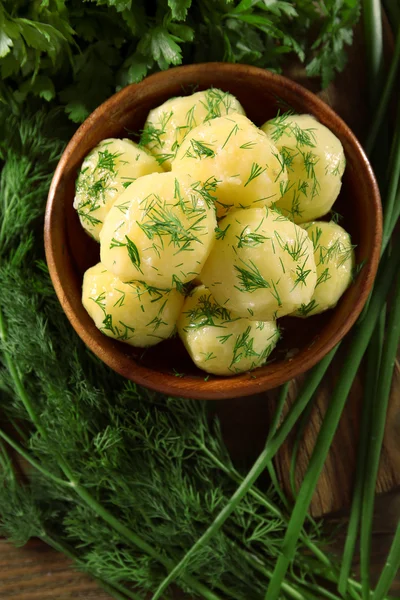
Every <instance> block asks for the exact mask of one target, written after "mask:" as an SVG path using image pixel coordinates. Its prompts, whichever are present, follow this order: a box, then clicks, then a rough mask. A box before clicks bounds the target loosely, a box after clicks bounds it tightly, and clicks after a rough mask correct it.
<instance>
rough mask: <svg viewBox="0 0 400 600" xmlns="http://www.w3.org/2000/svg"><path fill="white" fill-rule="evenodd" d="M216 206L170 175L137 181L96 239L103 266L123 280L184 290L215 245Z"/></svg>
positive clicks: (154, 175)
mask: <svg viewBox="0 0 400 600" xmlns="http://www.w3.org/2000/svg"><path fill="white" fill-rule="evenodd" d="M215 227H216V218H215V210H214V207H213V206H211V205H209V204H208V203H207V201H206V199H205V198H204V197H203V196H202V195H201V194H200V193H197V192H195V191H194V190H192V189H191V187H190V185H189V184H188V183H187V181H186V179H185V178H179V179H177V177H176V176H175V174H173V173H153V174H152V175H146V176H145V177H141V178H140V179H137V180H136V181H134V182H133V183H132V185H130V186H129V188H128V189H127V190H126V191H125V192H124V193H123V194H121V196H120V197H119V199H118V201H117V202H115V204H114V206H113V207H112V208H111V210H110V212H109V213H108V215H107V217H106V219H105V221H104V226H103V229H102V231H101V234H100V256H101V262H102V263H103V264H104V265H105V267H106V268H107V269H109V270H110V271H112V272H113V273H114V274H115V275H117V277H119V278H120V279H122V280H123V281H130V280H133V279H135V280H140V281H145V282H146V283H147V284H148V285H152V286H155V287H161V288H170V287H177V288H179V289H181V288H182V286H183V284H185V283H186V282H188V281H191V280H192V279H194V278H195V277H196V275H198V274H199V273H200V271H201V269H202V267H203V264H204V263H205V261H206V259H207V256H208V254H209V252H210V250H211V247H212V245H213V243H214V239H215V234H214V229H215Z"/></svg>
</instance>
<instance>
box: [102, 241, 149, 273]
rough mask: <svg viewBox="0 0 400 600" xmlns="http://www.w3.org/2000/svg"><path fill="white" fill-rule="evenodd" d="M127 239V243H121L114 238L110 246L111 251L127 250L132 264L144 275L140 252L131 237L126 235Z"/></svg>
mask: <svg viewBox="0 0 400 600" xmlns="http://www.w3.org/2000/svg"><path fill="white" fill-rule="evenodd" d="M125 239H126V242H121V241H119V240H117V239H115V238H112V240H111V244H110V250H112V249H113V248H126V249H127V252H128V256H129V258H130V261H131V263H132V264H133V266H134V267H135V268H136V269H137V270H138V271H140V273H142V270H141V268H140V262H141V261H140V254H139V250H138V249H137V246H136V244H134V242H133V241H132V240H131V239H130V237H128V236H127V235H126V236H125Z"/></svg>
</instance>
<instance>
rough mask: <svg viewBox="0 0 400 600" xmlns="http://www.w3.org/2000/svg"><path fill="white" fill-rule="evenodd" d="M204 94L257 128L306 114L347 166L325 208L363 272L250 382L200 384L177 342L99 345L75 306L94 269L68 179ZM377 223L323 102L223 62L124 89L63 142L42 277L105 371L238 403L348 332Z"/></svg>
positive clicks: (362, 295)
mask: <svg viewBox="0 0 400 600" xmlns="http://www.w3.org/2000/svg"><path fill="white" fill-rule="evenodd" d="M211 86H214V87H218V88H221V89H222V90H225V91H229V92H231V93H232V94H234V95H235V96H236V97H237V98H238V99H239V101H240V102H241V104H242V105H243V107H244V109H245V111H246V114H247V115H248V117H249V118H250V119H251V120H252V121H254V123H256V125H261V124H262V123H264V121H266V120H267V119H270V118H271V117H273V116H275V115H276V113H277V111H278V110H281V111H286V110H288V109H293V110H294V111H295V112H299V113H310V114H312V115H314V116H315V117H317V119H319V121H321V123H323V124H324V125H326V126H327V127H329V129H331V130H332V131H333V133H334V134H335V135H336V136H337V137H338V138H339V139H340V140H341V142H342V144H343V147H344V151H345V155H346V159H347V167H346V171H345V174H344V178H343V186H342V191H341V193H340V197H339V199H338V200H337V202H336V204H335V206H334V208H335V210H336V211H337V212H339V213H340V214H342V215H343V217H344V219H343V225H344V227H345V228H346V229H347V230H348V231H349V232H350V233H351V236H352V240H353V243H354V244H356V245H357V247H356V251H355V252H356V261H357V264H360V263H361V262H362V261H365V262H364V266H363V268H362V270H361V272H360V273H359V275H358V277H357V278H356V280H355V282H354V283H353V284H352V285H351V286H350V288H349V289H348V290H347V292H346V293H345V294H344V295H343V297H342V298H341V300H340V301H339V303H338V305H337V306H336V308H335V309H333V310H330V311H327V312H326V313H323V314H321V315H317V316H314V317H310V318H308V319H304V320H303V319H296V318H293V317H285V318H283V319H280V321H279V323H280V326H281V328H282V329H283V336H282V339H281V341H280V342H279V344H278V346H277V348H276V349H275V351H274V353H273V354H272V356H271V359H272V360H271V361H270V362H269V363H268V364H267V365H265V366H264V367H260V368H258V369H256V370H254V371H252V372H251V373H243V374H241V375H235V376H233V377H214V376H209V377H207V374H206V373H204V372H203V371H200V370H198V369H197V368H196V367H195V366H194V364H193V363H192V361H191V360H190V358H189V356H188V354H187V353H186V351H185V349H184V348H183V345H182V344H181V342H180V341H179V340H178V339H175V338H174V339H171V340H168V341H165V342H162V343H161V344H159V345H157V346H155V347H153V348H150V349H148V350H145V351H144V350H143V349H136V348H132V347H130V346H128V345H126V344H123V343H122V342H117V341H115V340H112V339H111V338H108V337H106V336H105V335H103V334H102V333H100V331H99V330H98V329H97V328H96V327H95V325H94V323H93V321H92V320H91V318H90V317H89V315H88V314H87V312H86V311H85V309H84V308H83V305H82V302H81V286H82V276H83V273H84V272H85V270H86V269H87V268H88V267H90V266H92V265H93V264H95V263H97V262H98V260H99V245H98V244H97V243H96V242H94V241H93V240H91V239H90V238H89V237H88V236H87V235H86V233H85V232H84V230H83V229H82V227H81V225H80V223H79V219H78V217H77V215H76V212H75V210H74V209H73V206H72V203H73V198H74V190H75V179H76V177H77V172H78V169H79V167H80V166H81V164H82V161H83V159H84V157H85V156H86V154H87V153H88V152H89V151H90V150H91V149H92V148H93V147H94V146H95V145H96V144H98V143H99V142H100V141H101V140H103V139H105V138H108V137H134V136H135V134H136V133H137V132H139V131H140V130H141V129H142V128H143V125H144V122H145V119H146V116H147V113H148V112H149V110H150V109H151V108H154V107H156V106H158V105H159V104H161V103H162V102H164V101H165V100H167V99H168V98H171V97H172V96H179V95H184V94H190V93H192V92H193V90H202V89H207V88H209V87H211ZM381 230H382V214H381V204H380V197H379V190H378V186H377V183H376V181H375V177H374V174H373V171H372V168H371V166H370V164H369V162H368V160H367V158H366V156H365V154H364V152H363V150H362V148H361V146H360V144H359V142H358V141H357V139H356V138H355V137H354V135H353V134H352V132H351V131H350V129H349V128H348V127H347V125H346V124H345V123H344V122H343V121H342V120H341V119H340V118H339V117H338V116H337V115H336V113H335V112H333V111H332V110H331V109H330V108H329V107H328V106H327V105H326V104H325V103H324V102H322V101H321V100H320V99H318V98H317V97H316V96H315V95H314V94H312V93H310V92H308V91H307V90H306V89H304V88H303V87H301V86H299V85H297V84H295V83H293V82H292V81H290V80H289V79H286V78H285V77H281V76H279V75H274V74H272V73H269V72H268V71H264V70H262V69H258V68H255V67H249V66H246V65H231V64H224V63H209V64H199V65H192V66H187V67H177V68H174V69H170V70H169V71H165V72H162V73H157V74H156V75H152V76H150V77H148V78H147V79H145V80H144V81H142V82H141V83H139V84H137V85H130V86H128V87H126V88H124V89H123V90H122V91H121V92H119V93H118V94H115V95H114V96H112V97H111V98H110V99H109V100H107V102H105V103H104V104H102V105H101V106H100V107H99V108H97V110H95V111H94V112H93V113H92V114H91V115H90V116H89V117H88V119H86V121H85V122H84V123H83V125H81V127H80V128H79V129H78V131H77V132H76V133H75V135H74V136H73V138H72V139H71V141H70V142H69V144H68V146H67V148H66V150H65V151H64V153H63V155H62V157H61V159H60V162H59V164H58V166H57V169H56V172H55V174H54V178H53V181H52V184H51V188H50V192H49V197H48V202H47V209H46V220H45V247H46V257H47V262H48V266H49V270H50V275H51V278H52V281H53V284H54V287H55V290H56V292H57V295H58V298H59V301H60V303H61V305H62V307H63V309H64V311H65V313H66V315H67V317H68V319H69V320H70V322H71V324H72V326H73V327H74V329H75V331H76V332H77V333H78V335H79V336H80V337H81V338H82V340H83V341H84V342H85V344H87V346H88V347H89V348H90V349H91V350H92V351H93V352H94V353H95V354H96V355H97V356H98V357H99V358H101V359H102V360H103V361H104V362H105V363H106V364H107V365H109V366H110V367H111V368H112V369H114V370H115V371H117V372H118V373H120V374H121V375H123V376H124V377H127V378H128V379H131V380H133V381H135V382H137V383H139V384H141V385H144V386H147V387H149V388H152V389H154V390H158V391H160V392H164V393H166V394H170V395H175V396H184V397H189V398H198V399H219V398H230V397H237V396H246V395H249V394H254V393H258V392H262V391H264V390H267V389H270V388H273V387H276V386H278V385H281V384H282V383H284V382H285V381H288V380H289V379H292V378H293V377H296V376H297V375H299V374H300V373H303V372H304V371H307V370H308V369H310V368H311V367H312V366H313V365H315V364H316V363H317V362H318V361H319V360H321V359H322V358H323V357H324V356H325V354H327V353H328V352H329V350H331V349H332V348H333V347H334V346H335V345H336V344H337V343H338V342H339V341H340V340H341V339H342V338H343V336H344V335H345V334H346V333H347V332H348V331H349V329H350V327H351V326H352V325H353V323H354V322H355V320H356V319H357V317H358V315H359V314H360V312H361V310H362V308H363V306H364V304H365V301H366V299H367V297H368V293H369V291H370V290H371V286H372V283H373V280H374V277H375V274H376V270H377V266H378V261H379V251H380V244H381Z"/></svg>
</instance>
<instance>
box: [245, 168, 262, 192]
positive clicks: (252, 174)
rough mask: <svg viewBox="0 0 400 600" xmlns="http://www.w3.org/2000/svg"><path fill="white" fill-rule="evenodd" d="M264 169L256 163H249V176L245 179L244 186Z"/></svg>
mask: <svg viewBox="0 0 400 600" xmlns="http://www.w3.org/2000/svg"><path fill="white" fill-rule="evenodd" d="M264 171H266V167H264V168H262V167H260V165H258V164H257V163H253V164H252V165H251V169H250V175H249V178H248V179H247V181H246V183H245V184H244V187H246V185H249V183H251V182H252V181H253V180H254V179H256V178H257V177H259V176H260V175H261V174H262V173H264Z"/></svg>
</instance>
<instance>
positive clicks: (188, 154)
mask: <svg viewBox="0 0 400 600" xmlns="http://www.w3.org/2000/svg"><path fill="white" fill-rule="evenodd" d="M172 171H173V172H174V173H176V175H177V176H179V175H181V174H186V173H188V174H189V176H190V180H191V181H192V183H193V185H196V183H197V185H202V186H205V185H206V186H208V188H209V191H210V194H211V195H212V196H214V199H215V203H216V206H217V215H218V217H222V216H224V215H226V214H227V213H228V212H229V211H230V210H234V209H235V210H236V209H238V208H249V207H251V208H253V207H259V206H270V205H271V204H272V203H273V202H277V201H278V200H279V198H280V197H281V190H282V189H283V187H284V186H285V183H286V181H287V173H286V169H285V166H284V164H283V162H282V158H281V156H280V154H279V152H278V150H277V148H276V147H275V146H274V144H273V143H272V142H271V141H270V139H269V138H268V136H266V135H265V134H264V133H263V132H262V131H260V129H259V128H258V127H256V126H255V125H254V124H253V123H252V122H251V121H250V120H249V119H247V117H245V116H243V115H239V114H235V115H229V116H228V117H220V118H217V119H213V120H211V121H207V122H206V123H203V125H199V126H198V127H196V128H195V129H192V131H191V132H190V133H189V134H188V135H187V136H186V137H185V139H184V141H183V142H182V144H181V146H180V147H179V149H178V152H177V154H176V157H175V159H174V161H173V163H172Z"/></svg>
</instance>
